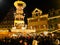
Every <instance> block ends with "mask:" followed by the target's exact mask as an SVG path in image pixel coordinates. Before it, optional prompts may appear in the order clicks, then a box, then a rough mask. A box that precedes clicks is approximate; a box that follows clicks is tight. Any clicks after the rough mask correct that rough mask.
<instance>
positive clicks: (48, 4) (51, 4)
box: [0, 0, 60, 19]
mask: <svg viewBox="0 0 60 45" xmlns="http://www.w3.org/2000/svg"><path fill="white" fill-rule="evenodd" d="M14 1H16V0H0V19H2V18H4V17H5V16H6V14H7V13H8V11H9V10H10V9H11V8H14V5H13V3H14ZM23 1H24V2H26V4H27V7H26V8H25V9H26V11H27V13H28V14H29V15H31V12H32V11H33V10H34V9H35V8H39V9H41V10H42V11H43V13H47V12H48V10H49V9H52V8H54V9H58V8H60V0H23Z"/></svg>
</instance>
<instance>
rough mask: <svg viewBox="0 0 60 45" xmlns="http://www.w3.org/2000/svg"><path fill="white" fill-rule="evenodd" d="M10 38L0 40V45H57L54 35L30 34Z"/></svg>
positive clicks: (57, 40)
mask: <svg viewBox="0 0 60 45" xmlns="http://www.w3.org/2000/svg"><path fill="white" fill-rule="evenodd" d="M10 36H11V37H5V38H4V39H0V45H59V39H58V38H57V36H56V35H54V34H51V33H48V35H44V34H43V33H40V34H37V33H30V34H22V33H20V34H19V35H16V34H13V35H10Z"/></svg>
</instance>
